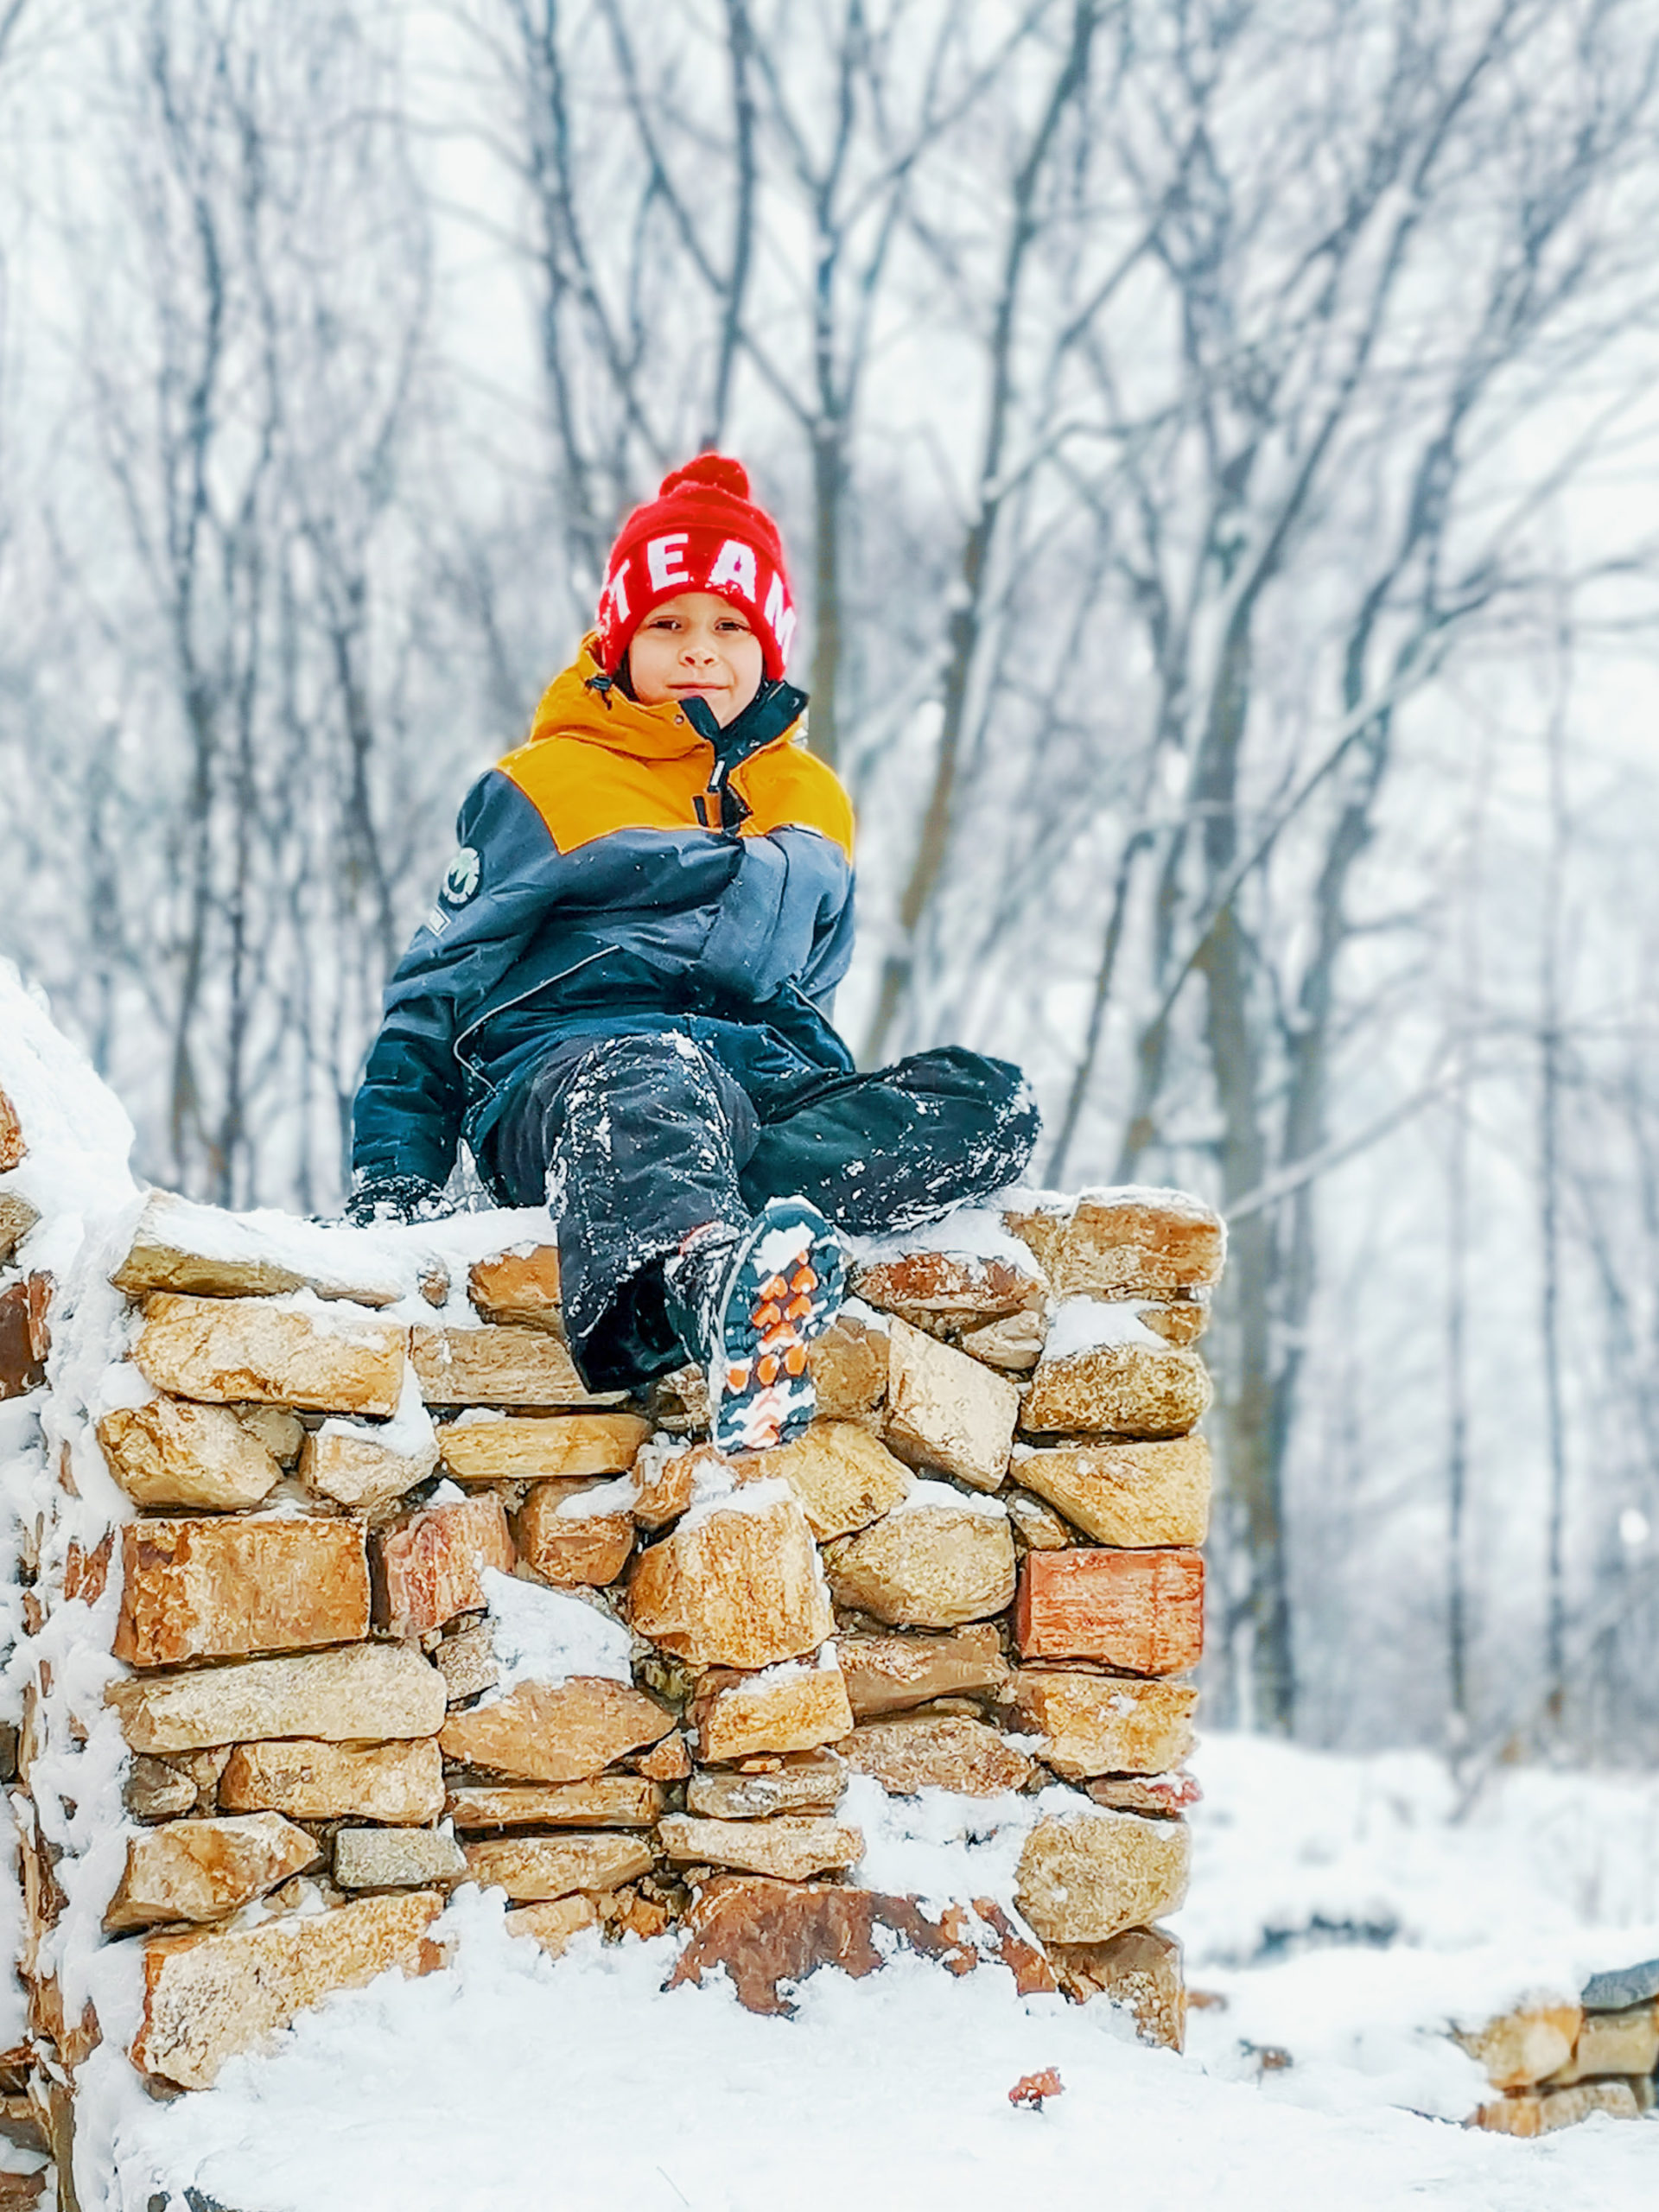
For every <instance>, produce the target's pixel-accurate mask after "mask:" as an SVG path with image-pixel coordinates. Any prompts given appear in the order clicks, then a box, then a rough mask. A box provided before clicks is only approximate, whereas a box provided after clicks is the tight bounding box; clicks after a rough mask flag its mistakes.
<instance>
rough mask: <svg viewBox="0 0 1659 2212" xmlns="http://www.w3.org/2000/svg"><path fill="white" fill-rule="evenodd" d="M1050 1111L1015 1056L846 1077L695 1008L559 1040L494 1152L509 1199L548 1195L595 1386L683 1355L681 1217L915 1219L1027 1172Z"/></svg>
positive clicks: (497, 1177) (521, 1088) (952, 1059)
mask: <svg viewBox="0 0 1659 2212" xmlns="http://www.w3.org/2000/svg"><path fill="white" fill-rule="evenodd" d="M1038 1128H1039V1118H1038V1114H1037V1109H1036V1106H1035V1104H1034V1103H1033V1100H1032V1096H1031V1093H1030V1091H1029V1090H1028V1089H1027V1085H1026V1082H1025V1078H1024V1077H1023V1076H1022V1075H1021V1074H1020V1071H1019V1069H1018V1068H1016V1067H1014V1066H1012V1065H1010V1064H1009V1063H1008V1062H1007V1061H1006V1060H993V1059H987V1058H984V1057H982V1055H981V1054H979V1053H976V1052H964V1051H963V1050H961V1049H960V1048H959V1047H957V1046H944V1047H942V1048H941V1049H939V1050H938V1051H935V1052H916V1053H912V1055H911V1057H910V1058H908V1059H904V1060H900V1061H899V1062H898V1063H897V1065H894V1066H893V1067H889V1068H881V1069H879V1070H878V1071H876V1072H875V1073H874V1074H872V1075H856V1074H855V1075H842V1074H838V1073H835V1072H827V1071H825V1070H823V1068H821V1067H814V1066H812V1065H810V1064H809V1063H807V1062H806V1061H804V1060H803V1059H802V1058H801V1057H800V1055H799V1054H798V1052H795V1051H794V1050H793V1049H792V1048H791V1046H788V1045H787V1044H785V1042H784V1040H783V1039H781V1038H778V1037H776V1036H774V1035H773V1033H772V1032H770V1031H768V1030H766V1029H762V1028H760V1027H750V1026H748V1025H739V1024H734V1023H730V1022H724V1021H715V1020H700V1019H697V1018H695V1017H693V1018H690V1019H688V1020H686V1021H685V1022H684V1023H683V1024H682V1025H680V1026H677V1027H672V1028H666V1029H659V1030H650V1031H642V1032H635V1033H628V1034H626V1035H623V1036H609V1037H603V1038H599V1039H594V1038H578V1039H567V1040H565V1041H564V1042H562V1043H560V1044H556V1045H554V1046H550V1049H549V1052H548V1053H547V1056H546V1058H544V1059H543V1061H542V1062H541V1063H540V1064H539V1065H537V1067H535V1068H534V1069H533V1071H531V1074H530V1075H529V1076H528V1077H526V1078H525V1079H524V1081H523V1082H522V1083H521V1084H519V1085H518V1093H517V1096H515V1097H514V1098H513V1099H512V1101H511V1102H510V1103H509V1104H508V1106H507V1107H506V1109H505V1111H504V1112H503V1114H502V1116H501V1118H500V1121H499V1123H498V1125H497V1127H496V1129H495V1130H494V1132H493V1139H492V1143H491V1147H490V1152H491V1158H490V1161H489V1163H488V1164H489V1167H490V1170H491V1173H492V1179H493V1181H494V1183H495V1184H496V1185H497V1186H498V1188H499V1190H500V1191H501V1192H502V1193H503V1194H504V1195H505V1197H506V1198H509V1199H510V1200H511V1202H512V1204H513V1205H537V1204H539V1203H540V1202H541V1200H542V1199H543V1198H546V1199H547V1201H548V1202H549V1204H550V1206H551V1208H552V1210H553V1212H554V1214H555V1216H556V1218H557V1222H558V1239H559V1272H560V1281H561V1284H562V1287H563V1305H564V1319H565V1331H566V1334H567V1336H568V1338H569V1344H570V1351H571V1354H572V1357H574V1358H575V1363H576V1366H577V1368H578V1369H579V1370H580V1371H581V1373H582V1377H583V1379H584V1381H585V1382H586V1383H587V1385H588V1389H592V1390H623V1389H634V1388H636V1387H637V1386H638V1385H639V1384H640V1383H645V1382H646V1381H648V1380H649V1379H650V1378H651V1377H652V1376H654V1375H660V1374H664V1373H666V1372H668V1371H669V1370H671V1369H673V1368H676V1367H679V1366H683V1364H684V1363H685V1360H686V1357H687V1354H686V1351H685V1349H684V1347H683V1345H682V1344H681V1343H680V1341H679V1338H678V1337H677V1334H676V1332H675V1330H674V1327H673V1325H672V1323H671V1321H670V1319H669V1316H668V1310H667V1306H666V1302H665V1300H664V1288H663V1281H662V1262H663V1261H664V1259H666V1258H667V1257H668V1256H669V1255H671V1253H673V1252H674V1251H676V1250H677V1249H678V1248H679V1245H680V1243H681V1242H682V1241H683V1238H684V1237H685V1236H686V1235H687V1233H688V1231H690V1230H693V1229H696V1228H699V1227H701V1226H702V1224H704V1223H705V1222H711V1221H722V1222H728V1223H730V1224H733V1225H734V1226H738V1225H741V1224H743V1223H744V1222H746V1221H747V1219H748V1218H749V1217H750V1215H751V1214H752V1213H753V1212H754V1211H756V1210H758V1208H759V1207H760V1206H761V1205H764V1204H765V1202H766V1199H768V1198H783V1197H791V1196H794V1195H797V1194H798V1195H799V1196H801V1197H803V1198H809V1199H810V1200H811V1202H812V1204H813V1205H816V1206H817V1208H818V1209H819V1211H821V1212H822V1213H823V1215H824V1216H825V1217H827V1218H828V1219H829V1221H831V1222H833V1223H834V1224H836V1227H837V1228H838V1229H843V1230H848V1231H849V1232H850V1233H852V1234H854V1235H855V1236H872V1235H879V1234H882V1233H885V1232H886V1231H887V1230H896V1229H906V1228H909V1227H911V1226H912V1225H913V1224H916V1223H918V1222H922V1221H926V1220H929V1219H931V1218H932V1217H935V1216H937V1215H938V1214H941V1213H943V1212H944V1211H947V1210H948V1209H949V1208H950V1207H951V1206H953V1205H957V1204H959V1203H961V1202H962V1201H963V1200H966V1199H972V1198H985V1197H988V1195H989V1194H990V1193H991V1192H994V1191H998V1190H1001V1189H1002V1188H1004V1187H1005V1186H1006V1185H1007V1184H1009V1183H1012V1182H1014V1181H1015V1180H1017V1179H1018V1178H1019V1176H1020V1173H1021V1171H1022V1170H1023V1169H1024V1167H1025V1166H1026V1164H1027V1161H1028V1160H1029V1159H1030V1158H1031V1154H1032V1150H1033V1147H1034V1146H1035V1144H1036V1141H1037V1133H1038Z"/></svg>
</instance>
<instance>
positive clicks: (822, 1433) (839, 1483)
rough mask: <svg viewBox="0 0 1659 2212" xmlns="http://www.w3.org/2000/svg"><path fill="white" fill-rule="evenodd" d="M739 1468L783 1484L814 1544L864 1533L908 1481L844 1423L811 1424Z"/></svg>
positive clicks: (887, 1455) (872, 1441)
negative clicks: (859, 1531)
mask: <svg viewBox="0 0 1659 2212" xmlns="http://www.w3.org/2000/svg"><path fill="white" fill-rule="evenodd" d="M743 1464H744V1465H753V1466H754V1467H755V1468H756V1469H757V1470H760V1469H764V1471H765V1473H766V1475H767V1476H769V1477H770V1476H774V1475H775V1476H778V1477H779V1478H781V1479H782V1480H783V1481H785V1482H786V1483H787V1484H789V1486H790V1488H791V1490H792V1491H794V1493H795V1495H796V1497H798V1499H799V1500H800V1503H801V1510H802V1511H803V1512H804V1514H805V1516H806V1520H807V1526H808V1527H809V1528H810V1529H811V1531H812V1534H813V1535H815V1536H816V1537H817V1539H818V1541H819V1542H820V1543H822V1542H823V1541H824V1539H825V1538H826V1537H828V1536H848V1535H852V1533H853V1531H854V1530H855V1529H867V1528H868V1526H869V1524H870V1522H872V1521H875V1520H878V1519H880V1516H881V1515H882V1514H884V1513H886V1512H888V1511H890V1510H891V1509H892V1508H893V1506H895V1505H897V1504H898V1503H899V1499H900V1498H901V1497H906V1496H907V1495H908V1493H909V1491H910V1489H911V1484H912V1476H911V1473H910V1471H909V1469H908V1468H907V1467H906V1466H905V1465H903V1464H902V1463H901V1462H900V1461H899V1460H898V1459H894V1457H893V1454H892V1452H889V1451H888V1450H887V1446H885V1445H884V1444H883V1443H881V1442H880V1440H879V1439H878V1438H876V1437H874V1436H872V1435H871V1434H870V1432H869V1431H868V1429H867V1428H861V1427H859V1425H858V1423H857V1422H856V1421H814V1422H813V1423H812V1425H811V1427H810V1428H809V1429H807V1431H806V1432H805V1433H804V1435H801V1436H798V1437H797V1438H796V1439H795V1440H794V1441H793V1442H792V1443H790V1444H782V1445H779V1446H777V1447H776V1448H775V1449H774V1450H772V1451H771V1452H764V1453H756V1454H753V1455H752V1456H751V1458H750V1459H748V1460H747V1461H745V1462H744V1463H743Z"/></svg>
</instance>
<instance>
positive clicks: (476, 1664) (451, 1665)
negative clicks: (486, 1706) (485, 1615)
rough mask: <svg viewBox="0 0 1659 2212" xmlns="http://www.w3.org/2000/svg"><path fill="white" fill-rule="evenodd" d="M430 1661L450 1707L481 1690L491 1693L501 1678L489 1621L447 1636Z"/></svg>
mask: <svg viewBox="0 0 1659 2212" xmlns="http://www.w3.org/2000/svg"><path fill="white" fill-rule="evenodd" d="M432 1660H433V1663H434V1665H435V1667H436V1668H437V1670H438V1672H439V1673H440V1674H441V1675H442V1676H443V1680H444V1687H445V1688H446V1690H447V1691H448V1698H449V1702H450V1704H451V1705H459V1704H461V1701H462V1700H464V1699H466V1698H469V1697H476V1696H477V1695H478V1694H479V1693H480V1690H488V1689H493V1688H495V1685H496V1682H497V1681H498V1680H499V1676H500V1672H501V1670H500V1668H499V1666H498V1665H497V1663H496V1657H495V1639H494V1637H493V1636H492V1635H491V1633H490V1624H489V1623H488V1621H474V1622H473V1623H471V1624H470V1625H469V1626H467V1627H466V1628H462V1629H457V1630H454V1633H453V1634H451V1635H449V1636H446V1637H444V1639H443V1641H442V1643H441V1644H439V1646H438V1648H437V1649H436V1650H435V1651H434V1653H433V1654H432Z"/></svg>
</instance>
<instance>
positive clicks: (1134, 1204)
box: [1003, 1186, 1227, 1298]
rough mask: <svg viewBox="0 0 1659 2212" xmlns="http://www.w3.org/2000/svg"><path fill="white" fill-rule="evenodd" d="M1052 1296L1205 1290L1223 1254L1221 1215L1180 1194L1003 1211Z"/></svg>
mask: <svg viewBox="0 0 1659 2212" xmlns="http://www.w3.org/2000/svg"><path fill="white" fill-rule="evenodd" d="M1003 1221H1004V1225H1005V1226H1006V1227H1007V1229H1008V1230H1010V1232H1011V1233H1012V1234H1013V1235H1014V1236H1018V1237H1019V1238H1020V1240H1021V1242H1022V1243H1026V1244H1027V1245H1028V1246H1029V1247H1030V1249H1032V1250H1033V1252H1034V1253H1035V1254H1036V1255H1037V1257H1038V1260H1039V1263H1040V1265H1041V1266H1042V1267H1043V1268H1044V1269H1045V1271H1046V1274H1047V1275H1048V1279H1049V1282H1050V1285H1051V1287H1052V1289H1053V1292H1054V1294H1055V1296H1056V1297H1057V1298H1075V1297H1077V1296H1080V1295H1081V1296H1087V1297H1091V1298H1129V1297H1134V1296H1135V1295H1137V1294H1140V1295H1146V1294H1152V1295H1154V1296H1157V1295H1159V1294H1163V1293H1167V1292H1170V1291H1176V1290H1186V1289H1192V1288H1195V1287H1203V1286H1205V1285H1208V1284H1210V1283H1213V1282H1215V1281H1217V1280H1218V1278H1219V1277H1220V1274H1221V1271H1222V1268H1223V1266H1224V1263H1225V1261H1226V1257H1227V1231H1226V1229H1225V1227H1224V1224H1223V1223H1222V1220H1221V1217H1220V1216H1219V1215H1218V1214H1216V1213H1214V1212H1212V1211H1211V1209H1210V1208H1209V1207H1208V1206H1206V1205H1203V1204H1202V1203H1201V1202H1200V1201H1199V1200H1198V1199H1197V1198H1192V1197H1189V1196H1188V1194H1187V1193H1186V1192H1185V1191H1162V1190H1144V1189H1141V1188H1138V1187H1135V1186H1127V1187H1124V1188H1122V1189H1118V1190H1100V1191H1087V1192H1084V1194H1083V1196H1082V1197H1081V1198H1078V1199H1077V1202H1076V1204H1075V1205H1073V1206H1072V1207H1071V1208H1070V1209H1069V1210H1067V1211H1060V1212H1058V1213H1048V1212H1044V1213H1039V1214H1036V1215H1029V1214H1027V1215H1020V1214H1014V1213H1009V1214H1005V1215H1004V1217H1003Z"/></svg>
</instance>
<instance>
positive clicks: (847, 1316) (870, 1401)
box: [806, 1313, 888, 1427]
mask: <svg viewBox="0 0 1659 2212" xmlns="http://www.w3.org/2000/svg"><path fill="white" fill-rule="evenodd" d="M887 1358H888V1345H887V1332H886V1330H885V1329H876V1328H872V1327H871V1326H870V1325H869V1324H868V1322H867V1321H861V1320H860V1319H858V1317H857V1315H856V1314H854V1313H839V1314H837V1315H836V1319H834V1320H833V1321H832V1322H831V1323H830V1325H829V1327H828V1328H827V1329H826V1330H825V1331H824V1332H823V1335H822V1336H821V1337H820V1338H818V1340H817V1343H816V1344H814V1345H813V1346H812V1347H811V1349H810V1351H809V1352H808V1353H807V1356H806V1365H807V1372H808V1373H809V1374H810V1376H811V1377H812V1387H813V1389H814V1390H815V1391H816V1392H817V1400H818V1417H819V1419H820V1420H821V1421H859V1422H861V1423H862V1424H863V1425H864V1426H865V1427H870V1426H872V1425H873V1424H874V1421H875V1420H876V1417H877V1409H878V1408H879V1407H880V1404H881V1402H882V1401H883V1400H884V1399H885V1398H886V1396H887Z"/></svg>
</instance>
